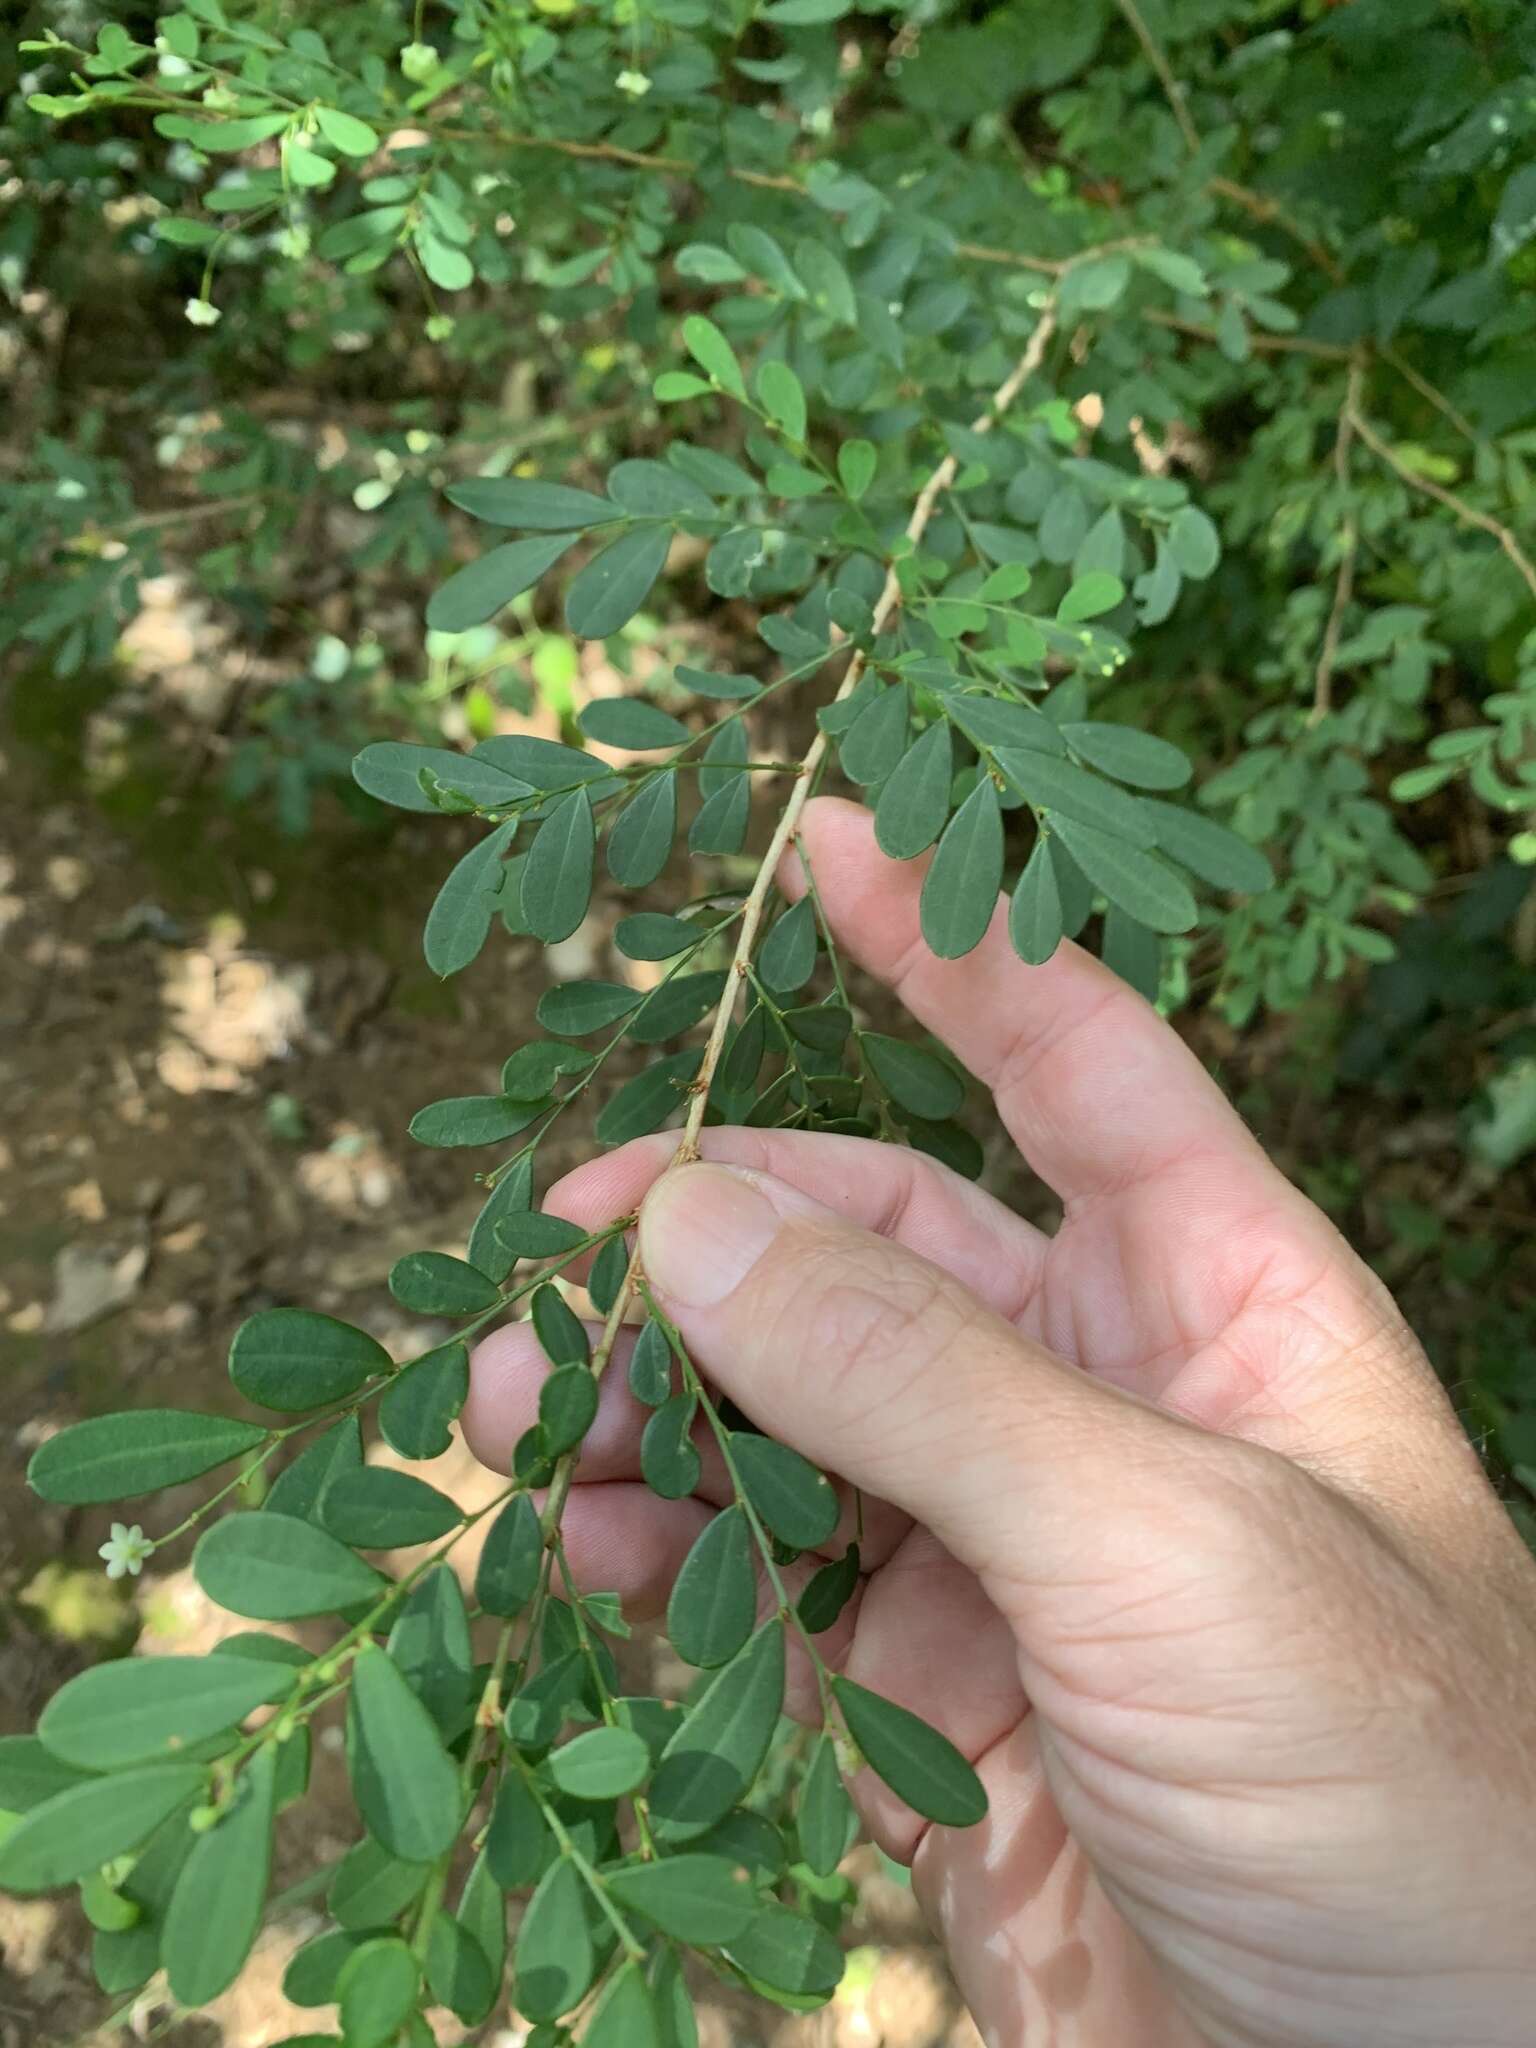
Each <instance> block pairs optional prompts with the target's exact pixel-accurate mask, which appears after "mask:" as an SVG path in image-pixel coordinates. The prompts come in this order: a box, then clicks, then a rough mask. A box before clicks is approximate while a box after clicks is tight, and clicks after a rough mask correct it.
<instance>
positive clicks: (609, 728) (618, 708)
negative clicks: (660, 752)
mask: <svg viewBox="0 0 1536 2048" xmlns="http://www.w3.org/2000/svg"><path fill="white" fill-rule="evenodd" d="M576 723H577V724H578V725H579V726H580V727H581V729H582V731H583V732H584V733H585V734H586V736H587V738H588V739H589V740H596V741H597V742H598V743H599V745H601V746H605V747H625V748H627V749H628V750H629V751H630V752H631V753H635V754H643V753H648V752H655V751H656V750H657V749H658V748H660V747H676V746H681V745H682V743H683V741H684V740H686V739H688V738H689V737H690V734H689V731H688V728H687V726H686V725H684V724H683V721H682V720H681V719H680V718H674V717H673V716H672V714H671V712H670V711H663V710H662V708H661V706H660V705H659V704H648V703H647V702H646V701H645V699H644V698H643V697H597V698H594V699H593V701H592V702H591V703H590V704H588V705H587V706H586V707H585V709H584V710H583V711H582V712H581V714H580V716H579V717H578V718H577V720H576Z"/></svg>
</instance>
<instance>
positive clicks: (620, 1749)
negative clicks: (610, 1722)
mask: <svg viewBox="0 0 1536 2048" xmlns="http://www.w3.org/2000/svg"><path fill="white" fill-rule="evenodd" d="M544 1768H545V1770H546V1771H547V1772H548V1773H549V1777H550V1780H551V1782H552V1783H553V1784H554V1786H555V1789H556V1790H557V1791H559V1792H563V1793H564V1794H565V1795H566V1797H567V1798H568V1799H589V1800H590V1799H623V1798H625V1797H626V1796H627V1795H628V1794H629V1793H631V1792H636V1791H638V1790H639V1789H640V1787H641V1786H642V1785H643V1784H644V1783H645V1780H646V1778H647V1776H648V1775H649V1772H650V1768H651V1753H650V1751H649V1750H648V1749H647V1748H646V1746H645V1743H644V1741H643V1740H642V1739H641V1737H640V1736H638V1735H636V1734H635V1733H634V1731H633V1730H632V1729H630V1728H591V1729H589V1730H588V1731H587V1733H586V1734H585V1735H578V1736H576V1737H575V1738H574V1739H573V1740H572V1741H570V1742H566V1743H562V1745H561V1746H560V1748H559V1749H554V1750H551V1751H550V1753H549V1756H548V1758H547V1759H546V1760H545V1764H544Z"/></svg>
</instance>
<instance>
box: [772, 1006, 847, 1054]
mask: <svg viewBox="0 0 1536 2048" xmlns="http://www.w3.org/2000/svg"><path fill="white" fill-rule="evenodd" d="M783 1021H784V1023H785V1024H786V1025H787V1026H788V1028H789V1029H790V1030H791V1031H792V1032H793V1033H794V1035H795V1037H796V1038H798V1039H799V1041H800V1043H801V1044H802V1045H809V1046H811V1047H812V1048H813V1049H814V1050H815V1051H817V1052H841V1051H842V1049H843V1047H844V1046H845V1045H846V1044H847V1042H848V1034H849V1032H850V1031H851V1030H852V1029H853V1016H852V1013H851V1012H850V1011H848V1010H845V1009H844V1008H843V1007H842V1005H841V1004H840V1003H832V1002H827V1003H811V1004H808V1005H807V1006H806V1007H805V1008H803V1009H799V1010H786V1011H785V1012H784V1019H783Z"/></svg>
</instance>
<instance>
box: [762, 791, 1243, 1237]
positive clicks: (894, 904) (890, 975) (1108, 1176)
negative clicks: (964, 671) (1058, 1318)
mask: <svg viewBox="0 0 1536 2048" xmlns="http://www.w3.org/2000/svg"><path fill="white" fill-rule="evenodd" d="M798 838H799V842H800V848H801V850H802V851H803V855H804V859H805V860H806V861H807V862H809V864H810V868H811V872H812V874H813V875H814V876H815V880H816V887H817V891H818V893H819V894H820V896H821V899H822V903H823V906H824V908H825V910H826V914H827V919H828V922H829V923H830V925H831V926H832V928H833V930H834V932H835V933H836V935H837V940H838V944H839V946H840V947H842V948H844V949H845V950H846V951H847V952H848V953H850V954H851V955H852V956H853V958H854V959H855V960H857V961H858V963H859V965H860V966H861V967H863V968H865V969H866V970H867V972H869V973H870V974H873V975H874V976H875V977H876V978H877V979H878V980H880V981H883V982H885V983H886V984H887V986H888V987H890V988H891V989H892V990H893V991H894V993H895V994H896V995H897V996H898V997H899V999H900V1000H901V1002H902V1003H903V1005H904V1006H905V1007H906V1008H907V1009H908V1010H909V1011H910V1012H911V1013H912V1015H913V1016H914V1017H915V1018H916V1019H917V1021H918V1023H920V1024H922V1025H924V1026H926V1028H927V1029H928V1030H930V1031H932V1032H934V1033H935V1034H936V1035H937V1036H938V1037H940V1038H942V1039H943V1040H944V1042H945V1043H946V1044H947V1045H948V1046H949V1047H950V1049H951V1051H952V1052H954V1053H955V1054H956V1055H957V1056H958V1057H959V1058H960V1059H961V1060H962V1061H963V1062H964V1063H965V1065H966V1066H967V1067H969V1068H970V1070H971V1072H972V1073H973V1074H975V1075H976V1077H977V1079H978V1080H980V1081H982V1082H984V1083H985V1084H986V1086H987V1087H989V1088H990V1089H991V1090H992V1092H993V1094H994V1095H995V1096H996V1098H997V1107H998V1112H999V1114H1000V1115H1001V1117H1002V1119H1003V1122H1004V1124H1005V1125H1006V1126H1007V1128H1008V1130H1009V1132H1010V1134H1011V1135H1012V1137H1013V1139H1014V1141H1015V1143H1016V1144H1017V1145H1018V1147H1019V1149H1020V1151H1021V1152H1022V1153H1023V1154H1024V1157H1025V1158H1026V1159H1027V1160H1028V1161H1029V1163H1030V1165H1031V1166H1032V1167H1033V1168H1034V1169H1035V1171H1036V1172H1037V1173H1038V1174H1039V1175H1040V1176H1041V1178H1042V1179H1043V1180H1045V1181H1046V1182H1048V1183H1049V1185H1050V1186H1051V1187H1053V1188H1054V1189H1055V1190H1056V1192H1057V1193H1058V1194H1059V1195H1060V1196H1061V1198H1062V1200H1063V1201H1064V1202H1066V1203H1067V1204H1068V1205H1069V1206H1071V1205H1073V1204H1077V1203H1082V1202H1086V1201H1089V1200H1091V1199H1092V1198H1093V1197H1094V1196H1096V1195H1099V1194H1103V1193H1105V1192H1110V1191H1114V1190H1117V1189H1121V1188H1123V1187H1125V1186H1126V1185H1127V1184H1128V1183H1129V1182H1130V1181H1132V1180H1134V1179H1138V1178H1145V1177H1147V1176H1148V1175H1151V1174H1156V1173H1159V1172H1161V1171H1163V1170H1164V1169H1166V1168H1167V1167H1168V1166H1169V1165H1170V1163H1172V1162H1174V1161H1177V1160H1181V1159H1188V1158H1192V1157H1203V1156H1205V1155H1212V1156H1214V1157H1215V1158H1216V1159H1217V1160H1219V1161H1220V1162H1221V1165H1222V1186H1223V1187H1224V1188H1225V1190H1226V1193H1225V1195H1224V1197H1223V1198H1224V1199H1238V1198H1241V1197H1242V1195H1243V1193H1244V1191H1245V1189H1246V1190H1248V1193H1247V1199H1249V1200H1250V1201H1251V1199H1252V1194H1251V1188H1252V1184H1253V1183H1254V1182H1256V1181H1258V1182H1262V1183H1266V1184H1267V1183H1269V1182H1279V1176H1278V1175H1277V1174H1276V1173H1275V1169H1274V1168H1273V1167H1272V1166H1271V1165H1270V1163H1269V1161H1268V1160H1267V1159H1266V1157H1265V1156H1264V1153H1263V1152H1262V1151H1261V1150H1260V1148H1259V1146H1258V1145H1257V1143H1256V1142H1255V1140H1254V1139H1253V1137H1252V1136H1251V1134H1250V1133H1249V1131H1248V1129H1247V1127H1246V1126H1245V1125H1244V1123H1243V1122H1242V1119H1241V1118H1240V1117H1239V1116H1238V1115H1237V1113H1236V1111H1235V1110H1234V1109H1233V1108H1232V1106H1231V1104H1230V1103H1229V1102H1228V1101H1227V1099H1226V1097H1225V1096H1224V1095H1223V1094H1222V1093H1221V1091H1220V1089H1219V1088H1218V1087H1217V1086H1216V1084H1215V1083H1214V1082H1213V1081H1212V1080H1211V1078H1210V1077H1209V1075H1208V1074H1207V1073H1206V1072H1205V1070H1204V1068H1203V1067H1202V1066H1201V1065H1200V1062H1199V1061H1198V1060H1197V1059H1196V1058H1195V1056H1194V1054H1193V1053H1192V1052H1190V1050H1189V1049H1188V1047H1187V1046H1186V1045H1185V1044H1184V1043H1183V1041H1182V1040H1181V1039H1180V1038H1179V1036H1178V1034H1177V1033H1176V1032H1174V1031H1173V1030H1172V1029H1171V1028H1170V1027H1169V1026H1168V1025H1167V1024H1165V1023H1164V1022H1163V1021H1162V1019H1161V1018H1160V1017H1159V1016H1158V1015H1157V1012H1156V1011H1155V1010H1154V1009H1152V1007H1151V1006H1150V1005H1149V1004H1148V1003H1146V1002H1144V1001H1143V1000H1142V998H1141V997H1140V996H1139V995H1137V994H1136V993H1135V991H1134V990H1133V989H1131V988H1129V987H1128V986H1127V984H1126V983H1125V982H1123V981H1121V979H1120V978H1119V976H1118V975H1116V974H1114V973H1112V972H1111V971H1110V969H1109V968H1107V967H1105V966H1103V965H1101V964H1100V962H1098V961H1097V960H1095V959H1093V958H1092V956H1091V955H1090V954H1088V953H1085V952H1084V951H1083V950H1082V948H1081V947H1080V946H1075V945H1072V944H1071V943H1070V942H1068V943H1065V944H1063V945H1062V946H1061V947H1060V949H1059V950H1058V951H1057V953H1056V955H1055V957H1054V958H1053V959H1052V960H1050V961H1049V962H1048V963H1047V964H1046V965H1045V966H1044V967H1026V966H1025V964H1024V963H1023V961H1022V960H1020V959H1019V957H1018V955H1017V954H1016V953H1015V952H1014V950H1013V947H1012V944H1011V942H1010V941H1009V937H1008V925H1007V914H1006V906H1005V905H1004V904H1002V903H1000V904H999V906H998V910H997V914H996V915H995V916H994V917H993V920H992V924H991V927H990V929H989V930H988V932H987V934H986V937H985V938H984V939H983V940H982V942H981V944H980V945H979V946H978V947H977V948H976V949H975V951H974V952H971V953H968V954H966V955H965V957H964V958H963V959H960V960H941V959H939V958H938V956H937V955H936V954H934V953H931V952H930V951H929V949H928V947H927V945H926V944H925V943H924V941H923V937H922V929H921V924H920V921H919V899H920V897H921V894H922V885H923V877H924V874H925V873H926V871H927V862H926V861H924V860H916V861H892V860H888V859H887V858H886V857H885V856H884V855H883V854H882V853H881V852H880V850H879V848H878V847H877V846H876V844H875V837H874V820H873V818H872V816H871V813H870V812H869V811H868V810H867V809H866V808H865V807H864V806H863V805H861V804H854V803H848V802H846V801H844V800H843V799H841V798H838V797H819V798H818V799H817V800H816V801H815V802H814V803H812V804H810V805H808V806H807V808H806V812H805V817H804V819H803V821H802V824H801V827H800V831H799V834H798ZM780 881H781V885H782V886H783V888H784V889H785V891H786V893H788V894H790V895H796V896H797V895H800V894H803V892H804V889H805V879H804V870H803V867H802V864H801V858H800V854H799V853H797V852H795V851H791V852H790V853H788V854H786V856H785V860H784V865H783V868H782V870H781V873H780ZM1280 1185H1281V1186H1283V1185H1284V1183H1283V1182H1280ZM1212 1193H1213V1198H1214V1196H1215V1190H1214V1189H1213V1190H1212Z"/></svg>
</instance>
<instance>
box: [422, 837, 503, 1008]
mask: <svg viewBox="0 0 1536 2048" xmlns="http://www.w3.org/2000/svg"><path fill="white" fill-rule="evenodd" d="M516 832H517V824H516V821H515V820H513V819H510V818H509V819H508V820H507V822H506V823H505V824H504V825H498V826H497V827H496V829H495V831H494V832H489V833H487V834H486V836H485V838H484V839H482V840H481V841H480V843H479V845H478V846H472V847H471V848H470V850H469V852H468V853H466V854H465V856H464V858H463V859H462V860H461V861H459V862H458V863H457V864H456V866H455V867H454V868H453V870H452V872H451V873H450V875H449V877H448V879H447V881H446V882H444V884H443V886H442V888H441V889H439V890H438V892H437V896H436V899H435V901H434V902H433V905H432V908H431V910H430V911H428V913H427V922H426V928H425V930H424V931H423V933H422V942H421V943H422V951H423V953H424V954H425V956H426V962H427V965H428V966H429V967H430V968H431V970H432V972H433V973H434V974H440V975H442V976H444V977H445V978H446V977H447V976H448V975H450V974H457V973H459V972H460V970H461V969H463V968H465V967H468V966H469V964H470V963H471V961H473V960H474V959H475V958H476V957H477V955H478V954H479V952H480V949H481V947H482V946H483V945H484V944H485V941H486V939H487V937H488V936H489V934H490V929H491V923H492V920H493V918H494V916H495V914H496V893H497V891H498V890H499V889H500V887H501V884H502V881H503V872H502V855H503V854H504V853H505V852H506V850H507V848H508V847H509V846H510V845H511V844H512V841H513V838H514V837H515V835H516Z"/></svg>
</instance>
